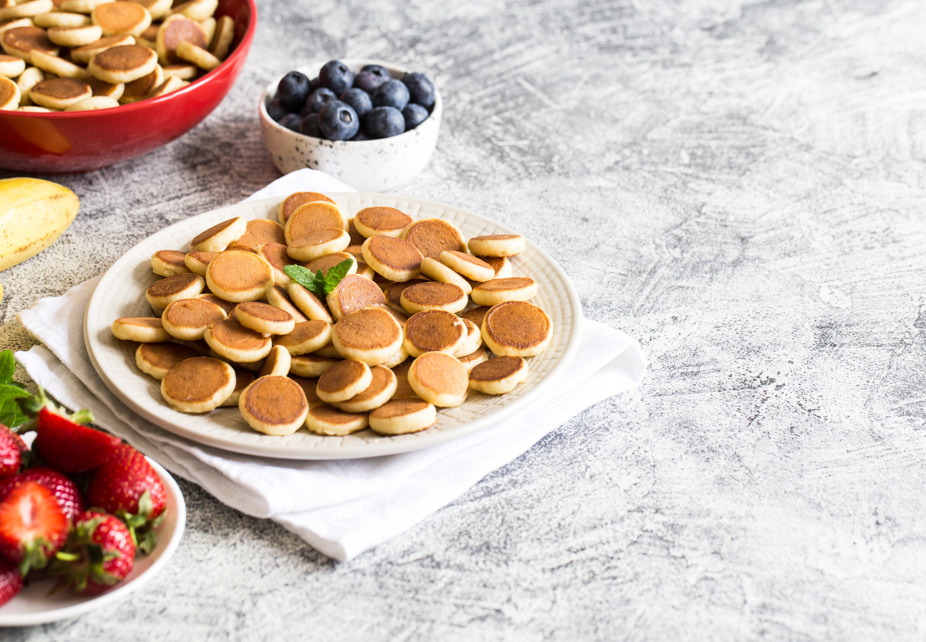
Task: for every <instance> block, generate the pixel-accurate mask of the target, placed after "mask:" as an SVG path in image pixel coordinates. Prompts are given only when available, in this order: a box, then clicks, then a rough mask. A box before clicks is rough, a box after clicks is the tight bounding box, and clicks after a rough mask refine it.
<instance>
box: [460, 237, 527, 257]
mask: <svg viewBox="0 0 926 642" xmlns="http://www.w3.org/2000/svg"><path fill="white" fill-rule="evenodd" d="M524 246H525V241H524V237H523V236H519V235H518V234H490V235H488V236H474V237H473V238H471V239H470V240H469V250H470V252H472V253H473V254H475V255H476V256H492V257H503V256H516V255H518V254H520V253H521V252H523V251H524Z"/></svg>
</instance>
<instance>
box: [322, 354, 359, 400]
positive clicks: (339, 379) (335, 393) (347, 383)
mask: <svg viewBox="0 0 926 642" xmlns="http://www.w3.org/2000/svg"><path fill="white" fill-rule="evenodd" d="M372 381H373V373H372V371H371V370H370V366H368V365H367V364H365V363H363V362H362V361H355V360H353V359H347V360H345V361H341V362H339V363H336V364H335V365H334V366H333V367H332V368H331V369H330V370H328V371H327V372H326V373H325V374H323V375H322V376H321V377H319V378H318V387H317V388H316V390H315V391H316V393H318V397H319V399H321V400H322V401H324V402H326V403H334V402H338V401H347V400H348V399H350V398H351V397H353V396H355V395H357V394H360V393H361V392H363V391H364V390H366V389H367V387H368V386H369V385H370V384H371V383H372Z"/></svg>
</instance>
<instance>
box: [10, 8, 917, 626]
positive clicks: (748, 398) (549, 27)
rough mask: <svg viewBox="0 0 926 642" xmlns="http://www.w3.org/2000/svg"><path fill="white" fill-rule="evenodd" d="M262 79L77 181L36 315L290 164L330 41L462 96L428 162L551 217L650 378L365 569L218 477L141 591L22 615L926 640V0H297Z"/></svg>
mask: <svg viewBox="0 0 926 642" xmlns="http://www.w3.org/2000/svg"><path fill="white" fill-rule="evenodd" d="M260 8H261V11H262V14H261V21H260V27H259V29H258V34H257V38H256V41H255V43H254V47H253V50H252V52H251V56H250V60H249V61H248V64H247V67H246V68H245V70H244V73H243V75H242V77H241V79H240V80H239V82H238V84H237V85H236V86H235V88H234V89H233V91H232V93H231V94H230V96H229V97H228V98H227V99H226V100H225V102H224V103H223V104H222V105H221V106H220V107H219V108H218V110H217V111H216V112H215V113H214V114H213V115H212V116H210V117H209V118H208V119H207V120H206V121H205V122H204V123H203V124H201V125H200V126H199V127H197V128H196V129H195V130H193V131H192V132H190V133H189V134H187V135H186V136H185V137H183V138H182V139H180V140H178V141H176V142H174V143H173V144H171V145H168V146H167V147H165V148H163V149H161V150H159V151H157V152H155V153H152V154H149V155H148V156H145V157H143V158H139V159H136V160H134V161H130V162H126V163H123V164H121V165H118V166H116V167H112V168H109V169H106V170H102V171H99V172H95V173H92V174H87V175H84V176H68V177H62V178H61V182H63V183H65V184H66V185H68V186H70V187H71V188H73V189H74V190H75V191H76V192H77V193H78V194H79V195H80V197H81V200H82V211H81V214H80V216H79V217H78V219H77V221H76V223H75V224H74V225H73V226H72V227H71V229H70V230H69V231H68V232H67V234H65V235H64V236H63V237H62V239H61V240H60V241H59V242H58V243H57V244H56V245H55V246H53V247H52V248H51V249H49V250H48V251H46V252H44V253H43V254H41V255H40V256H38V257H36V258H34V259H32V260H30V261H28V262H27V263H25V264H23V265H20V266H17V267H15V268H12V269H11V270H9V271H7V272H4V273H3V274H2V275H0V279H2V282H3V284H4V286H5V287H6V290H7V294H6V298H5V299H4V301H3V303H2V306H0V322H2V323H3V325H2V327H0V346H3V347H16V348H24V347H27V346H28V345H29V344H30V340H29V338H28V337H27V336H26V335H25V333H24V331H23V330H22V328H21V326H19V325H18V324H17V322H16V320H15V314H16V312H18V311H19V310H22V309H24V308H26V307H28V306H30V305H31V304H32V302H33V301H35V300H36V299H37V298H39V297H42V296H48V295H55V294H59V293H61V292H64V291H65V290H66V289H67V288H69V287H70V286H72V285H74V284H75V283H78V282H79V281H81V280H83V279H84V278H86V277H89V276H92V275H94V274H97V273H100V272H102V271H103V270H105V269H106V268H107V267H108V265H109V264H110V263H111V262H112V261H113V260H114V259H116V258H117V257H118V256H120V255H121V254H122V253H123V252H124V251H125V250H126V249H127V248H129V247H131V246H132V245H133V244H134V243H135V242H137V241H138V240H140V239H141V238H143V237H144V236H146V235H148V234H150V233H152V232H154V231H156V230H158V229H160V228H162V227H163V226H165V225H167V224H169V223H172V222H174V221H177V220H179V219H181V218H183V217H187V216H191V215H194V214H198V213H200V212H203V211H206V210H208V209H211V208H214V207H217V206H221V205H225V204H228V203H231V202H234V201H236V200H239V199H241V198H242V197H244V196H246V195H248V194H250V193H251V192H252V191H254V190H256V189H257V188H259V187H261V186H263V185H265V184H266V183H268V182H269V181H271V180H273V179H274V178H275V177H276V173H275V170H274V168H273V166H272V164H271V163H270V159H269V158H268V156H267V155H266V153H265V151H264V148H263V145H262V142H261V137H260V133H259V130H258V125H257V117H256V111H255V110H256V107H255V105H256V101H257V98H258V96H259V94H260V92H261V90H262V88H263V86H264V84H265V83H266V82H268V80H269V79H270V78H272V77H274V76H276V75H277V74H280V73H283V72H285V71H287V70H288V68H289V67H290V66H292V65H293V64H294V63H295V62H299V63H302V62H308V61H310V60H323V61H324V60H327V59H329V58H333V57H367V56H369V57H378V58H382V59H385V60H390V61H395V62H398V63H402V64H405V65H407V66H410V67H413V68H416V69H419V70H422V71H425V72H427V73H429V74H431V75H432V76H433V78H434V79H435V80H436V82H437V83H438V85H439V87H440V89H441V91H442V92H443V94H444V97H445V105H446V114H445V121H444V127H443V131H442V133H441V138H440V142H439V144H438V149H437V152H436V154H435V157H434V160H433V162H432V164H431V166H430V167H429V168H428V169H427V170H426V171H425V173H424V174H422V175H421V176H420V177H419V178H418V179H416V180H415V181H414V182H412V183H410V184H408V185H407V186H405V187H404V188H403V189H402V190H401V192H402V193H405V194H408V195H411V196H417V197H423V198H428V199H432V200H437V201H443V202H447V203H453V204H455V205H460V206H464V207H467V208H470V209H473V210H476V211H478V212H482V213H484V214H486V215H489V216H492V217H495V218H497V219H498V220H500V221H503V222H504V223H506V224H508V225H511V226H513V227H516V228H518V229H520V230H522V231H523V233H524V234H526V235H528V236H529V237H531V238H532V239H533V240H535V241H536V242H538V243H539V244H540V245H541V246H543V247H544V248H546V249H547V250H548V251H549V252H550V253H551V254H552V255H553V256H554V257H555V258H556V259H557V260H558V261H560V263H561V264H562V265H563V266H564V267H565V269H566V271H567V272H568V273H569V274H570V275H571V277H572V278H573V279H574V281H575V284H576V286H577V288H578V290H579V292H580V294H581V296H582V301H583V304H584V306H585V310H586V314H587V316H589V317H590V318H593V319H596V320H598V321H602V322H604V323H608V324H610V325H612V326H614V327H618V328H620V329H622V330H624V331H626V332H628V333H630V334H631V335H633V336H635V337H637V338H638V339H639V340H640V341H641V342H642V343H643V345H644V347H645V350H646V352H647V354H648V356H649V358H650V359H651V361H652V368H651V370H650V372H649V375H648V379H647V380H646V381H645V384H644V386H643V388H642V390H641V391H639V392H638V393H636V394H630V395H625V396H622V397H619V398H614V399H611V400H609V401H607V402H605V403H601V404H599V405H598V406H596V407H594V408H592V409H590V410H588V411H587V412H585V413H583V414H582V415H580V416H579V417H577V418H576V419H574V420H573V421H571V422H569V423H568V424H566V425H565V426H563V427H562V428H560V429H559V430H557V431H556V432H554V433H552V434H550V435H549V436H548V437H547V438H546V439H544V440H543V441H542V442H541V443H539V444H538V445H537V446H536V447H535V448H533V449H532V450H530V451H529V452H528V453H527V454H525V455H524V456H523V457H521V458H519V459H518V460H517V461H515V462H513V463H511V464H510V465H509V466H507V467H505V468H503V469H501V470H498V471H496V472H495V473H494V474H492V475H490V476H489V477H487V478H486V479H484V480H483V481H482V482H481V483H479V484H478V485H477V486H475V487H474V488H473V489H472V490H471V491H470V492H469V493H468V494H467V495H466V496H464V497H463V498H461V499H460V500H459V501H457V502H454V503H453V504H452V505H450V506H448V507H447V508H445V509H444V510H442V511H440V512H439V513H437V514H436V515H434V516H433V517H432V518H430V519H428V520H427V521H425V522H424V523H422V524H421V525H419V526H418V527H416V528H414V529H412V530H411V531H409V532H408V533H406V534H405V535H404V536H402V537H399V538H396V539H395V540H393V541H391V542H389V543H387V544H384V545H382V546H380V547H378V548H377V549H375V550H373V551H371V552H368V553H366V554H364V555H362V556H361V557H360V558H358V559H356V560H354V561H352V562H349V563H345V564H335V563H332V562H330V561H327V560H326V559H324V558H322V557H321V556H319V555H318V554H317V553H315V552H313V551H312V550H311V549H309V548H307V547H306V546H304V545H303V544H302V542H301V541H300V540H298V539H297V538H296V537H294V536H293V535H291V534H289V533H287V532H285V531H284V530H283V529H281V528H279V527H277V526H275V525H273V524H270V523H267V522H262V521H258V520H255V519H252V518H249V517H245V516H243V515H240V514H237V513H235V512H234V511H232V510H230V509H228V508H226V507H224V506H222V505H221V504H219V503H218V502H216V501H215V500H213V499H212V498H211V497H209V496H207V495H205V494H204V493H203V492H202V491H201V490H199V489H198V488H196V487H194V486H192V485H190V484H183V489H184V492H185V493H186V496H187V498H188V501H189V508H190V518H189V524H188V532H187V535H186V537H185V539H184V541H183V543H182V544H181V546H180V549H179V551H178V553H177V555H176V557H174V559H173V560H172V562H171V564H170V565H169V567H168V568H167V569H166V571H165V572H164V573H163V574H162V575H160V576H159V577H158V578H156V579H155V580H154V581H153V582H152V583H151V584H150V585H149V587H148V588H147V589H146V590H145V591H143V592H142V593H140V594H136V595H134V596H133V597H132V598H131V599H128V600H126V601H125V602H123V603H120V604H119V605H116V606H113V607H110V608H106V609H103V610H100V611H97V612H94V613H92V614H89V615H87V616H84V617H82V618H79V619H77V620H73V621H68V622H62V623H60V624H56V625H50V626H47V627H42V628H36V629H31V630H23V631H3V632H0V637H2V638H3V639H9V640H30V641H39V640H78V639H80V640H86V639H106V638H112V639H152V640H153V639H158V640H186V639H197V640H200V639H201V640H280V639H297V638H298V639H303V640H305V639H312V640H315V639H318V640H473V639H504V640H541V639H543V640H570V641H571V640H618V639H627V640H666V639H682V640H733V639H736V640H752V639H773V640H876V639H892V640H901V639H922V638H923V637H924V636H926V616H924V611H923V607H922V605H923V603H924V601H926V510H924V509H926V502H924V499H923V497H924V494H923V488H924V484H926V466H924V463H923V459H924V453H926V431H924V403H926V390H924V384H926V369H924V358H926V337H924V329H926V299H924V294H926V293H924V276H923V275H924V269H926V253H924V251H923V248H924V245H926V223H924V213H923V209H924V208H923V206H924V203H926V166H924V154H926V112H924V104H926V103H924V97H926V94H924V89H923V88H924V87H926V66H924V65H923V60H924V59H926V46H924V42H926V41H924V39H923V37H922V33H923V25H924V23H926V8H924V5H923V4H922V3H918V2H904V1H895V0H808V1H806V2H798V1H788V2H786V1H780V0H768V1H762V2H743V1H741V0H699V1H691V2H681V1H672V0H652V1H647V0H598V1H595V0H592V1H587V2H567V1H565V0H546V1H539V2H531V1H528V2H520V3H518V2H509V3H497V2H488V1H485V0H475V1H473V2H467V3H452V4H451V3H443V2H438V1H436V0H418V1H416V2H412V3H403V2H397V1H395V0H384V1H383V2H369V1H367V2H360V1H352V2H333V1H331V0H320V1H317V2H309V1H307V0H293V1H291V2H283V1H282V0H261V2H260Z"/></svg>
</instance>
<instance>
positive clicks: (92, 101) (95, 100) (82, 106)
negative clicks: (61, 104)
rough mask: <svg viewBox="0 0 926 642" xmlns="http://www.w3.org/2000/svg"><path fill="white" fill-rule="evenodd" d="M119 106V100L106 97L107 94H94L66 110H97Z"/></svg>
mask: <svg viewBox="0 0 926 642" xmlns="http://www.w3.org/2000/svg"><path fill="white" fill-rule="evenodd" d="M118 106H119V101H118V100H113V99H112V98H106V97H105V96H93V97H92V98H86V99H84V100H82V101H80V102H79V103H75V104H73V105H71V106H70V107H68V108H67V109H65V110H64V111H97V110H100V109H112V108H113V107H118Z"/></svg>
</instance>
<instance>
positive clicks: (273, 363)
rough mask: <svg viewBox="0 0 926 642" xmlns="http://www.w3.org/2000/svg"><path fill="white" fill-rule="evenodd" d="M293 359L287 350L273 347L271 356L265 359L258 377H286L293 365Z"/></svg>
mask: <svg viewBox="0 0 926 642" xmlns="http://www.w3.org/2000/svg"><path fill="white" fill-rule="evenodd" d="M292 362H293V358H292V357H291V356H290V354H289V352H287V350H286V348H283V347H281V346H273V347H272V348H270V354H268V355H267V358H266V359H264V364H263V365H262V366H261V367H260V372H258V373H257V376H258V377H270V376H279V377H285V376H286V375H288V374H289V368H290V366H291V365H292Z"/></svg>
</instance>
